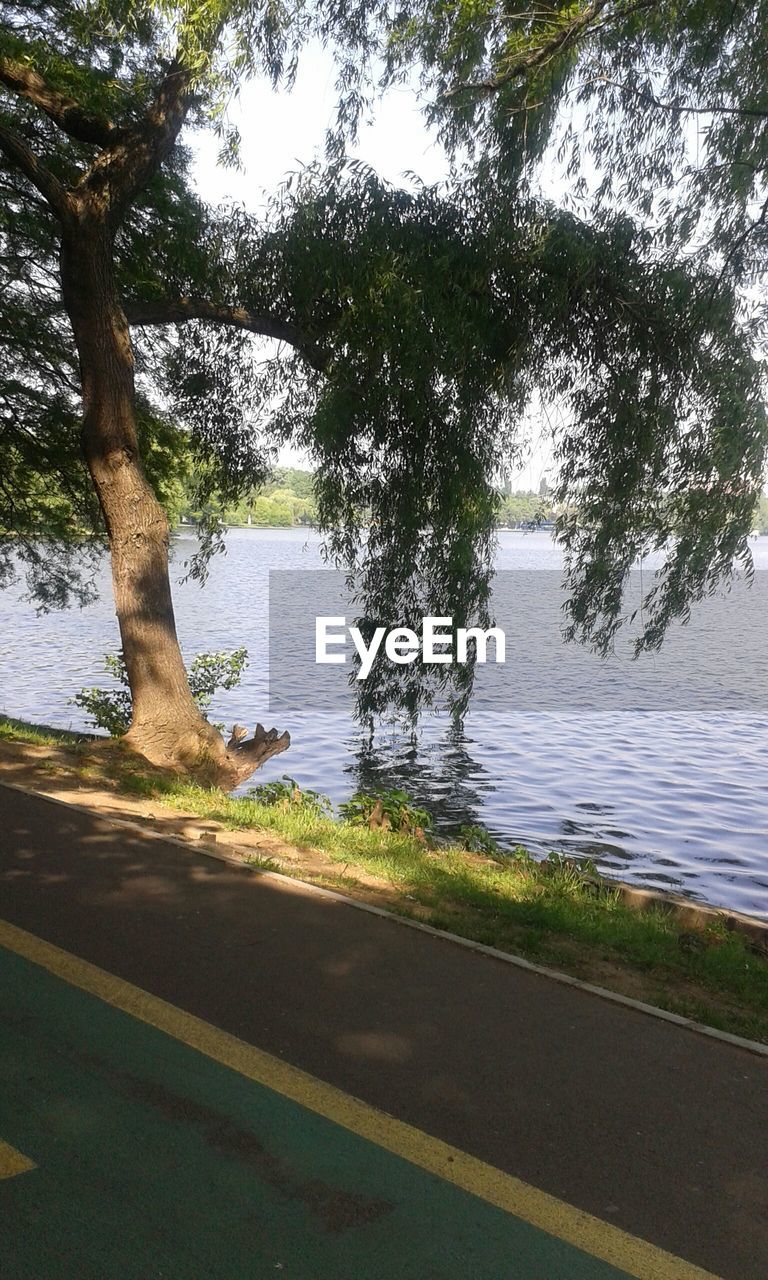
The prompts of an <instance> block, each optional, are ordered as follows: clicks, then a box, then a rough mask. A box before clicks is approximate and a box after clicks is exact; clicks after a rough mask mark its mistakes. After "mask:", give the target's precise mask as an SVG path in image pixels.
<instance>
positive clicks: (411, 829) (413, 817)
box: [339, 791, 434, 839]
mask: <svg viewBox="0 0 768 1280" xmlns="http://www.w3.org/2000/svg"><path fill="white" fill-rule="evenodd" d="M339 814H340V815H341V817H342V818H343V819H344V821H345V822H349V823H351V824H352V825H353V826H358V827H370V828H372V829H373V828H376V827H383V828H384V829H385V830H390V831H399V832H400V834H401V835H414V836H416V837H417V838H418V839H423V838H424V836H425V834H426V833H428V832H430V831H431V830H432V828H433V826H434V823H433V821H432V816H431V814H429V813H428V812H427V810H426V809H420V808H418V807H417V806H416V805H415V804H414V802H413V800H412V799H411V797H410V796H409V795H408V794H407V792H405V791H379V792H374V793H372V794H367V793H365V792H363V791H357V792H356V793H355V795H353V796H352V798H351V799H350V800H347V802H346V803H345V804H340V805H339Z"/></svg>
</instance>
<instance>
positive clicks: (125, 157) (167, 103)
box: [77, 61, 192, 222]
mask: <svg viewBox="0 0 768 1280" xmlns="http://www.w3.org/2000/svg"><path fill="white" fill-rule="evenodd" d="M191 82H192V72H191V70H190V68H189V67H185V66H184V65H183V63H181V62H180V61H174V62H173V63H172V64H171V66H170V67H169V69H168V71H167V72H166V74H165V76H164V77H163V79H162V81H161V82H160V84H159V85H158V87H157V90H156V92H155V95H154V98H153V99H152V102H151V104H150V106H149V107H148V109H147V111H146V113H145V115H144V119H143V120H142V121H141V123H140V124H138V125H137V126H135V127H133V128H126V129H119V130H116V131H115V135H114V137H113V138H112V139H111V140H110V142H109V144H108V145H107V146H106V147H105V148H104V150H103V151H101V152H100V153H99V155H98V156H97V157H96V159H95V160H94V162H93V164H92V165H91V167H90V168H89V170H88V172H87V173H86V174H85V175H84V177H83V178H82V180H81V181H80V183H79V184H78V187H77V191H78V193H79V194H80V195H81V196H85V197H86V198H87V197H88V196H95V197H96V201H97V204H101V206H102V208H106V209H108V210H109V215H110V217H111V218H112V220H113V222H116V221H119V219H120V218H121V216H122V215H123V214H124V212H125V210H126V209H127V208H128V206H129V205H130V204H131V202H132V201H133V199H134V198H135V196H136V195H137V194H138V192H139V191H141V190H142V189H143V188H144V187H145V186H146V184H147V183H148V182H149V180H150V178H151V177H152V176H153V174H155V173H156V172H157V170H158V169H159V168H160V166H161V165H162V163H163V161H164V160H166V159H167V157H168V156H169V155H170V153H171V151H172V150H173V147H174V145H175V142H176V139H177V137H178V136H179V132H180V130H181V127H182V125H183V123H184V119H185V116H186V114H187V109H188V105H189V101H188V95H189V88H190V84H191Z"/></svg>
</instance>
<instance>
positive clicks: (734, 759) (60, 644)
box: [0, 529, 768, 916]
mask: <svg viewBox="0 0 768 1280" xmlns="http://www.w3.org/2000/svg"><path fill="white" fill-rule="evenodd" d="M752 545H753V554H754V558H755V566H756V569H757V570H758V572H757V573H756V575H755V583H754V585H753V587H752V588H747V587H746V586H743V585H742V584H739V589H738V590H735V591H734V592H732V593H730V594H729V595H726V596H724V597H716V598H714V599H712V600H708V601H706V602H705V603H704V604H703V605H702V606H701V608H700V609H699V610H697V611H696V613H695V615H694V618H693V620H692V623H691V625H690V627H687V628H676V629H675V631H674V633H673V634H672V635H671V636H670V640H669V642H668V643H666V644H665V646H664V648H663V649H662V651H661V652H660V653H659V654H656V655H652V656H650V657H645V658H642V659H640V660H639V661H638V662H632V661H631V660H630V659H629V655H628V653H627V652H626V651H625V650H624V649H621V648H620V649H619V651H618V652H617V654H615V655H614V656H613V657H612V658H611V659H608V660H607V661H606V662H600V660H598V659H597V658H595V657H594V656H593V655H589V654H586V653H585V651H584V650H581V649H579V648H578V647H576V646H572V645H569V646H564V645H563V644H562V641H561V639H560V635H559V606H560V597H559V595H558V593H559V578H560V574H559V570H560V566H561V553H560V551H559V549H558V548H557V547H556V546H555V545H554V543H553V542H552V540H551V538H550V537H549V535H548V534H545V533H527V534H519V533H513V532H502V533H501V535H500V545H499V554H498V562H497V568H498V571H499V584H500V587H499V599H500V601H501V605H500V606H499V605H497V617H498V621H499V622H500V624H501V625H504V626H505V629H506V630H507V637H508V639H507V647H508V653H507V664H506V667H505V668H501V667H493V666H492V665H488V666H487V667H485V668H484V669H482V670H481V671H480V672H479V679H478V688H477V696H476V697H475V699H474V701H473V704H472V709H471V711H470V714H469V716H468V717H467V720H466V722H465V725H464V729H463V731H462V732H458V731H456V730H455V729H453V728H452V726H451V724H450V721H449V720H448V719H447V717H443V716H435V715H433V716H430V717H427V718H425V719H424V720H423V722H422V724H421V726H420V729H419V732H418V734H417V735H416V736H415V737H412V736H410V735H406V734H403V733H402V732H401V731H398V730H397V729H396V728H395V727H392V726H384V727H382V728H381V729H379V730H378V731H377V733H376V734H375V735H374V737H373V740H372V741H370V740H369V737H368V735H367V733H365V732H364V731H363V730H362V729H361V728H360V727H359V726H358V725H356V724H355V722H354V720H353V718H352V716H351V710H350V707H349V705H348V703H347V702H345V701H344V700H343V699H342V700H341V701H338V702H336V703H334V702H333V701H327V700H326V701H323V699H321V698H320V699H314V698H313V697H312V695H311V690H310V692H309V693H308V692H307V686H306V683H305V678H306V677H307V672H306V671H304V670H303V669H302V668H301V663H300V662H296V663H295V664H294V663H293V662H292V661H290V662H289V661H286V658H285V655H284V654H282V653H280V654H278V656H282V664H281V667H280V681H279V686H280V687H279V689H278V690H277V693H278V694H279V697H275V693H276V690H275V687H274V684H275V671H274V668H275V665H276V653H278V651H281V649H282V646H281V642H280V637H279V635H278V637H277V640H276V629H275V627H274V626H273V628H272V657H273V689H272V693H273V699H274V701H275V704H276V705H275V711H274V714H273V715H270V714H269V712H268V711H267V693H268V681H267V668H268V660H269V653H270V632H269V626H268V601H269V590H268V587H269V572H270V570H283V571H287V570H293V571H299V570H301V571H303V572H302V573H301V575H300V579H301V580H302V581H304V580H306V579H307V577H308V575H309V574H310V573H313V574H314V573H316V572H320V571H326V572H327V570H325V566H324V565H323V562H322V559H321V555H320V538H319V536H318V535H317V534H314V533H311V532H307V531H306V530H300V529H286V530H233V531H231V533H230V535H229V539H228V551H227V554H226V555H225V556H220V557H217V558H216V559H215V560H214V562H213V563H212V566H211V574H210V577H209V580H208V583H207V584H206V586H205V587H204V588H202V589H201V588H200V587H199V586H197V585H196V584H191V583H190V584H181V585H176V586H175V599H176V608H177V620H178V626H179V633H180V638H181V642H182V648H183V650H184V653H185V657H187V658H191V657H192V656H194V654H195V653H197V652H200V651H202V650H214V649H233V648H235V647H237V646H239V645H244V646H245V647H246V648H247V649H248V651H249V654H250V665H249V667H248V669H247V671H246V674H245V677H244V679H243V682H242V684H241V685H240V687H239V688H238V689H235V690H232V691H231V692H230V693H227V694H224V695H222V696H220V697H219V698H217V700H216V702H215V704H214V706H213V708H212V710H211V716H212V718H213V719H215V720H221V721H224V722H225V723H226V724H227V725H230V724H232V723H233V722H234V721H235V720H237V721H238V722H247V723H248V724H249V726H252V725H253V724H254V723H255V721H256V720H257V719H259V720H263V721H265V722H268V723H269V724H272V723H273V722H274V723H276V724H277V727H278V728H280V729H281V730H282V729H288V730H290V733H291V737H292V745H291V747H290V750H289V751H288V752H287V753H285V754H284V755H281V756H278V757H277V758H276V759H274V760H273V761H270V762H269V764H268V765H267V766H266V767H265V768H264V769H263V770H262V771H261V773H260V774H258V775H256V777H255V778H254V781H260V780H262V779H263V780H265V781H266V780H268V779H270V778H275V777H280V776H281V775H282V774H283V773H289V774H290V775H291V776H292V777H295V778H296V779H297V780H298V781H299V783H300V784H301V785H303V786H305V787H313V788H316V789H318V790H320V791H323V792H325V793H327V794H328V795H330V797H331V799H332V800H333V801H334V802H335V803H338V802H339V801H341V800H343V799H345V798H347V797H348V796H349V795H350V794H351V793H352V792H353V791H354V790H355V789H357V788H358V787H363V788H364V789H367V790H370V789H372V788H373V787H378V786H383V787H393V786H397V787H401V788H403V789H404V790H406V791H408V792H409V793H410V794H411V795H412V796H414V797H415V798H416V800H417V801H418V802H419V803H420V804H423V805H424V806H425V807H427V808H429V809H430V810H431V811H432V812H433V813H434V814H435V816H436V818H437V819H438V823H439V826H441V827H442V828H443V829H444V830H451V828H455V827H456V826H458V825H460V824H461V823H466V822H471V823H481V824H482V825H484V826H486V827H487V828H488V829H489V830H490V831H491V832H493V833H494V835H496V836H497V838H499V839H500V840H502V841H503V842H519V843H521V844H524V845H526V846H527V847H528V848H530V849H531V850H533V851H534V852H536V853H545V852H547V851H548V850H550V849H557V850H560V851H563V852H569V853H573V854H574V855H577V856H589V857H591V858H593V859H594V861H595V862H596V863H597V865H598V867H599V868H600V870H601V871H602V872H603V873H604V874H606V875H612V876H617V877H619V878H621V879H623V880H628V881H632V882H635V883H639V884H642V885H644V886H647V887H658V888H671V889H674V890H676V891H678V892H682V893H685V894H687V895H690V896H692V897H696V898H700V899H704V900H706V901H710V902H714V903H716V904H718V905H723V906H729V907H733V908H735V909H737V910H740V911H746V912H749V913H751V914H754V915H760V916H768V793H767V792H766V785H765V773H766V762H767V758H768V757H767V752H766V748H767V747H768V696H766V695H767V694H768V642H767V641H768V637H766V634H765V630H766V626H768V573H765V572H764V571H765V570H768V538H760V539H756V540H755V541H754V542H753V544H752ZM193 546H194V542H193V539H192V537H191V535H188V534H185V533H181V534H180V535H179V536H177V537H176V539H175V541H174V576H175V577H176V578H178V577H179V576H180V575H181V573H182V572H183V569H182V565H183V561H184V559H185V558H186V557H187V556H188V555H189V554H190V552H191V550H192V548H193ZM646 568H647V566H646ZM274 581H275V579H274V578H273V582H274ZM286 581H290V579H287V580H286ZM297 581H299V578H298V577H297ZM323 581H325V580H323ZM327 581H329V582H330V581H331V579H330V577H329V578H328V579H327ZM103 585H104V590H103V591H102V594H101V597H100V600H99V601H98V603H97V604H95V605H93V606H92V607H89V608H87V609H84V610H82V611H78V610H74V611H68V612H65V613H57V614H49V615H47V616H41V617H38V616H36V615H35V613H34V610H33V608H32V607H31V606H30V605H29V604H28V603H25V602H24V601H23V599H22V595H21V592H18V591H8V592H6V593H4V596H3V597H2V611H1V612H0V708H2V710H4V711H5V712H6V713H8V714H9V715H16V716H19V717H21V718H23V719H27V720H32V721H40V722H45V723H48V724H51V725H56V726H59V727H62V728H73V729H87V728H88V725H87V722H86V720H85V719H84V717H83V715H82V713H81V712H79V711H78V709H77V708H75V707H72V706H71V705H68V699H70V698H71V697H72V695H73V694H74V693H75V692H76V691H77V690H78V689H79V688H81V687H82V686H83V685H90V684H97V685H99V684H101V685H106V684H108V683H109V681H108V680H107V678H106V677H105V676H103V674H102V671H101V658H102V655H103V654H104V653H107V652H110V651H115V650H116V649H118V648H119V640H118V631H117V624H116V620H115V617H114V608H113V605H112V600H111V595H110V591H109V575H108V571H107V569H106V566H105V569H104V573H103ZM645 586H646V587H647V579H646V580H645ZM764 603H765V605H766V607H765V608H764V607H763V605H764ZM327 611H328V612H329V613H332V612H334V609H333V608H332V607H329V608H328V610H327ZM502 613H503V614H504V620H503V621H502V617H501V614H502ZM311 645H312V650H314V635H312V637H311ZM286 652H287V650H286ZM325 670H326V671H338V670H339V669H338V668H331V669H325Z"/></svg>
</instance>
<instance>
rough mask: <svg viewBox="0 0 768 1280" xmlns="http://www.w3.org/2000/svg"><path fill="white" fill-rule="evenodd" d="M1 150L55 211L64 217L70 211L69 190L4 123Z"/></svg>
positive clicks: (0, 136) (0, 125)
mask: <svg viewBox="0 0 768 1280" xmlns="http://www.w3.org/2000/svg"><path fill="white" fill-rule="evenodd" d="M0 151H1V152H2V153H3V155H5V156H6V157H7V159H8V160H10V162H11V164H13V165H14V167H15V168H16V169H19V170H20V171H21V173H23V174H24V177H25V178H27V179H28V180H29V182H31V183H32V186H33V187H35V188H36V189H37V190H38V191H39V192H40V194H41V195H42V196H44V198H45V199H46V200H47V201H48V204H49V205H50V206H51V208H52V209H53V210H54V212H56V213H58V214H59V216H60V217H64V215H65V214H66V213H68V212H69V209H70V206H71V201H70V197H69V193H68V191H67V190H66V189H65V188H64V187H63V186H62V184H61V183H60V182H59V179H58V178H57V177H56V176H55V175H54V174H52V173H51V171H50V170H49V169H47V168H46V167H45V165H44V164H43V163H42V161H41V160H39V159H38V157H37V156H36V155H35V153H34V152H33V151H31V150H30V148H29V147H28V146H27V144H26V142H24V141H23V140H22V139H21V138H20V137H19V136H18V134H16V133H14V132H13V131H12V130H11V129H7V128H6V127H5V125H3V124H0Z"/></svg>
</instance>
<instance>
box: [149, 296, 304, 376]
mask: <svg viewBox="0 0 768 1280" xmlns="http://www.w3.org/2000/svg"><path fill="white" fill-rule="evenodd" d="M124 310H125V314H126V316H127V318H128V323H129V324H132V325H136V326H139V327H143V326H147V325H159V324H186V323H187V321H189V320H210V321H211V322H212V323H214V324H220V325H229V326H230V327H232V328H235V329H245V330H247V331H248V332H249V333H256V334H259V335H261V337H264V338H276V339H277V340H278V341H279V342H287V343H289V345H290V346H292V347H295V348H296V350H297V351H298V352H300V354H301V355H303V356H304V358H305V360H306V361H307V363H308V364H310V365H312V368H313V369H317V370H318V371H319V372H323V371H324V370H325V369H326V368H327V366H328V355H327V354H326V353H325V352H323V351H322V350H321V349H320V347H318V346H317V344H316V342H315V341H314V340H313V339H312V338H310V337H309V336H308V335H307V334H306V333H304V332H303V331H302V330H301V329H300V328H299V327H298V325H295V324H293V323H292V322H291V321H290V320H282V319H280V318H279V317H277V316H273V315H269V314H268V313H267V312H263V311H249V310H248V308H247V307H236V306H227V305H225V304H223V303H218V302H211V301H210V300H208V299H206V298H175V299H168V300H161V301H157V302H155V301H152V302H128V303H126V304H124Z"/></svg>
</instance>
